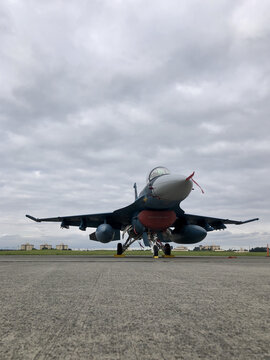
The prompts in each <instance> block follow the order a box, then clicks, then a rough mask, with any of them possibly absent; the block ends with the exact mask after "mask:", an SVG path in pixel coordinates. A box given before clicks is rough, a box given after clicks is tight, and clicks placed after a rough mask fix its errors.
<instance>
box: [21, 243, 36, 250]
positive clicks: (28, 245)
mask: <svg viewBox="0 0 270 360" xmlns="http://www.w3.org/2000/svg"><path fill="white" fill-rule="evenodd" d="M33 249H34V245H32V244H29V243H26V244H22V245H21V250H27V251H29V250H33Z"/></svg>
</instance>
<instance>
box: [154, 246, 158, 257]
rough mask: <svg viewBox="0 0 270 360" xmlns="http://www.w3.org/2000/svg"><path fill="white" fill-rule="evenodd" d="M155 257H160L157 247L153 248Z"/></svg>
mask: <svg viewBox="0 0 270 360" xmlns="http://www.w3.org/2000/svg"><path fill="white" fill-rule="evenodd" d="M153 256H158V246H157V245H154V246H153Z"/></svg>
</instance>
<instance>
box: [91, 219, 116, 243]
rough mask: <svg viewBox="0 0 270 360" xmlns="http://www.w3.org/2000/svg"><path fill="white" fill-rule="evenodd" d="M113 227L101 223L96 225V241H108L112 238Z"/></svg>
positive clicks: (113, 233)
mask: <svg viewBox="0 0 270 360" xmlns="http://www.w3.org/2000/svg"><path fill="white" fill-rule="evenodd" d="M114 235H115V232H114V229H113V228H112V227H111V225H109V224H101V225H99V226H98V228H97V230H96V232H95V236H96V239H97V241H100V242H102V243H108V242H110V241H112V240H113V239H114Z"/></svg>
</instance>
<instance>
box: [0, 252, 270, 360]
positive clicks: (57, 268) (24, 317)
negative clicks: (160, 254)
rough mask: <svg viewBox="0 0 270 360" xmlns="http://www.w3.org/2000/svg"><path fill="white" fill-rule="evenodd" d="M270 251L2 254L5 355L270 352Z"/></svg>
mask: <svg viewBox="0 0 270 360" xmlns="http://www.w3.org/2000/svg"><path fill="white" fill-rule="evenodd" d="M269 300H270V258H266V257H238V258H235V259H228V258H222V257H207V258H205V257H179V258H178V257H177V258H172V259H161V258H160V259H153V258H150V257H125V258H114V257H105V256H99V257H82V256H0V304H1V307H0V359H1V360H4V359H24V360H25V359H106V360H108V359H128V360H129V359H131V360H132V359H138V360H141V359H166V360H169V359H185V360H189V359H192V360H194V359H243V360H247V359H264V360H270V325H269V324H270V311H269V309H270V307H269V304H270V301H269Z"/></svg>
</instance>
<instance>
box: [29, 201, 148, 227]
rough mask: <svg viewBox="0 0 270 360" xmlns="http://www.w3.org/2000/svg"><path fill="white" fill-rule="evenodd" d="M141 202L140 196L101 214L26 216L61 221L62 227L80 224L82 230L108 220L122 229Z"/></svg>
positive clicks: (38, 219)
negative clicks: (129, 203)
mask: <svg viewBox="0 0 270 360" xmlns="http://www.w3.org/2000/svg"><path fill="white" fill-rule="evenodd" d="M141 203H142V199H141V198H140V199H138V200H136V201H135V202H134V203H132V204H131V205H128V206H126V207H124V208H121V209H118V210H115V211H114V212H108V213H100V214H84V215H72V216H57V217H50V218H35V217H34V216H31V215H26V217H28V218H29V219H31V220H33V221H36V222H42V221H46V222H61V227H63V228H68V227H69V226H78V227H79V228H81V230H83V229H84V230H85V228H86V227H93V228H97V227H98V226H99V225H100V224H103V223H104V222H105V221H106V222H107V223H108V224H110V225H111V226H112V227H113V228H114V229H118V230H121V229H122V227H124V226H126V225H129V224H130V221H131V218H132V214H133V213H134V212H135V211H136V210H139V209H140V208H141V207H142V205H141Z"/></svg>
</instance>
